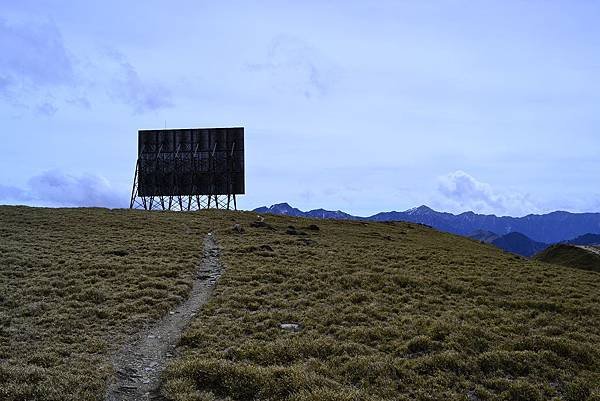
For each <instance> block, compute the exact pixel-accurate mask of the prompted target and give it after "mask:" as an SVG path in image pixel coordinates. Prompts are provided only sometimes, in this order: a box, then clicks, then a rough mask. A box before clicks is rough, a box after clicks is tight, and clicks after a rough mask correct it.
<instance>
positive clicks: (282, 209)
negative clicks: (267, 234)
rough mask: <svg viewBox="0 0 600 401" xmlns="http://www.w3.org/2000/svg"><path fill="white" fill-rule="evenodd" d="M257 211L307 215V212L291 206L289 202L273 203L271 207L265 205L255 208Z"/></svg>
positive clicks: (296, 215) (299, 215)
mask: <svg viewBox="0 0 600 401" xmlns="http://www.w3.org/2000/svg"><path fill="white" fill-rule="evenodd" d="M254 211H255V212H257V213H271V214H281V215H285V216H295V217H305V215H306V213H304V212H303V211H301V210H299V209H296V208H295V207H291V206H290V205H289V204H287V203H277V204H275V205H271V206H269V207H266V206H263V207H259V208H257V209H254Z"/></svg>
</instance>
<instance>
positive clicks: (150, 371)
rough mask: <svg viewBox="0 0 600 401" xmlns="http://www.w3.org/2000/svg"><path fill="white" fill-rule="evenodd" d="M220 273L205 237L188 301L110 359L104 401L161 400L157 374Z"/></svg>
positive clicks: (211, 238)
mask: <svg viewBox="0 0 600 401" xmlns="http://www.w3.org/2000/svg"><path fill="white" fill-rule="evenodd" d="M221 272H222V270H221V265H220V263H219V248H218V246H217V244H216V241H215V239H214V236H213V235H211V234H210V233H209V234H208V235H207V236H206V238H205V239H204V256H203V258H202V262H201V264H200V266H199V268H198V271H197V273H196V277H195V280H194V285H193V287H192V291H191V293H190V296H189V298H188V299H187V300H186V301H185V302H184V303H182V304H181V305H179V306H178V307H177V308H176V309H175V310H173V311H171V312H169V313H168V314H167V315H166V316H165V317H163V318H162V319H161V320H160V321H158V322H157V323H156V324H155V325H154V326H152V327H150V328H148V329H146V330H143V331H142V332H140V333H138V334H137V335H136V336H135V337H134V338H132V339H131V340H130V341H129V342H128V343H127V344H126V345H125V346H124V347H123V348H122V349H121V350H120V351H119V352H118V353H117V354H115V355H114V356H113V358H112V365H113V368H114V371H115V376H114V378H113V379H112V381H111V383H109V386H108V389H107V392H106V397H105V400H106V401H133V400H136V401H138V400H162V399H163V398H162V397H161V395H160V393H159V388H160V376H161V373H162V371H163V370H164V368H165V366H166V364H167V362H168V360H169V358H170V357H172V355H173V350H174V348H175V346H176V345H177V343H178V341H179V338H180V337H181V332H182V331H183V329H184V328H185V327H186V326H187V325H188V323H189V322H190V320H191V319H192V318H193V317H194V315H195V314H196V312H197V311H198V309H200V307H201V306H202V305H203V304H205V303H206V301H207V300H208V298H209V296H210V293H211V290H212V288H213V287H214V285H215V283H216V282H217V280H218V279H219V277H220V276H221Z"/></svg>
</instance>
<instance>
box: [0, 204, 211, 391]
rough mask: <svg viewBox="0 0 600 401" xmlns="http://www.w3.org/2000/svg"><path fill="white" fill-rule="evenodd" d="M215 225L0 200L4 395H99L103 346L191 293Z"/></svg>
mask: <svg viewBox="0 0 600 401" xmlns="http://www.w3.org/2000/svg"><path fill="white" fill-rule="evenodd" d="M219 215H220V214H219V213H215V212H211V213H210V216H211V219H212V220H211V221H213V222H218V221H219V219H220V217H218V216H219ZM211 224H212V223H210V222H209V221H208V220H207V219H205V218H200V217H198V216H196V217H195V218H193V219H190V215H183V214H177V213H144V212H138V211H126V210H120V211H110V210H106V209H35V208H26V207H0V400H3V401H9V400H28V401H31V400H53V401H54V400H56V401H69V400H73V401H75V400H77V401H81V400H102V399H103V396H104V390H105V381H106V378H107V377H108V375H109V374H110V373H111V372H110V364H109V362H108V354H109V353H110V352H111V351H112V350H114V348H115V346H116V345H118V344H119V343H121V342H122V341H123V339H124V336H125V335H126V334H128V333H132V332H134V331H136V330H137V329H139V328H140V327H141V326H142V325H143V324H144V323H150V322H151V321H152V320H153V319H156V318H159V317H160V316H161V315H163V314H165V313H166V312H167V311H169V310H170V308H172V307H173V306H174V305H176V304H178V303H179V302H181V301H182V299H184V298H185V297H186V296H187V294H188V292H189V290H190V288H191V282H192V272H193V271H194V270H195V267H196V264H197V263H198V261H199V259H200V256H201V252H202V241H203V238H204V236H205V234H206V233H207V232H208V231H209V230H210V229H211V227H210V226H211Z"/></svg>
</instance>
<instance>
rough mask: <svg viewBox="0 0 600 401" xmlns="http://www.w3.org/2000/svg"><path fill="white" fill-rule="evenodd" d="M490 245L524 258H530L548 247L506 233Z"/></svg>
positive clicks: (516, 234) (515, 234)
mask: <svg viewBox="0 0 600 401" xmlns="http://www.w3.org/2000/svg"><path fill="white" fill-rule="evenodd" d="M491 244H492V245H494V246H497V247H498V248H500V249H503V250H505V251H507V252H511V253H516V254H517V255H521V256H526V257H531V256H533V255H535V254H537V253H539V252H541V251H543V250H544V249H546V248H547V247H548V244H544V243H543V242H537V241H534V240H532V239H531V238H529V237H527V236H526V235H523V234H521V233H517V232H512V233H508V234H506V235H503V236H502V237H500V238H496V239H495V240H493V241H492V242H491Z"/></svg>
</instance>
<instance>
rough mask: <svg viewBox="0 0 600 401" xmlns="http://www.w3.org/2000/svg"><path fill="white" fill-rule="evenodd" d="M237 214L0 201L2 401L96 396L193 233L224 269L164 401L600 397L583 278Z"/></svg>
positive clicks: (160, 303) (455, 247)
mask: <svg viewBox="0 0 600 401" xmlns="http://www.w3.org/2000/svg"><path fill="white" fill-rule="evenodd" d="M253 218H254V215H253V214H250V213H227V212H215V211H211V212H205V213H197V214H183V213H179V214H178V213H146V212H135V211H133V212H131V211H109V210H103V209H62V210H60V209H59V210H56V209H55V210H50V209H32V208H22V207H1V208H0V399H2V400H56V401H58V400H67V401H71V400H73V401H74V400H101V399H102V396H103V394H104V383H105V380H106V377H107V375H108V374H109V373H110V371H109V366H108V364H107V360H108V354H109V353H110V352H111V350H113V349H114V348H115V347H116V346H117V345H118V344H119V343H120V342H121V341H122V340H123V338H124V336H126V335H127V334H128V333H131V332H133V331H135V330H137V329H138V328H139V327H140V326H142V325H143V324H144V323H148V322H151V321H152V320H153V319H155V318H157V317H159V316H160V315H161V314H162V313H165V312H166V311H168V310H169V309H170V308H171V307H172V306H173V305H174V304H176V303H178V302H179V301H180V300H181V299H182V297H184V296H185V294H186V293H187V291H188V289H189V288H190V282H191V272H192V271H193V269H194V266H195V265H196V263H197V262H198V259H199V256H200V251H201V243H202V238H203V236H204V234H205V233H206V232H208V231H214V232H216V234H217V238H218V240H219V241H220V245H221V246H222V248H223V257H222V259H223V261H224V263H225V264H226V269H227V270H226V273H225V274H224V275H223V277H222V278H221V280H220V282H219V284H218V285H217V289H216V293H215V296H214V297H213V299H212V300H211V301H210V302H209V304H208V305H207V306H206V307H205V308H204V309H203V310H202V312H201V314H199V315H198V316H197V319H196V320H195V321H194V322H193V324H192V326H191V327H190V328H189V330H187V332H186V333H185V335H184V337H183V339H182V344H181V347H180V357H179V358H178V359H177V360H176V361H175V362H174V363H173V364H172V365H171V366H170V368H169V369H168V371H167V372H166V374H165V383H166V385H165V387H164V389H163V390H164V392H165V393H166V394H167V395H168V396H169V397H170V398H172V399H174V400H176V401H184V400H186V401H188V400H210V399H214V398H215V397H217V398H219V399H226V398H229V399H231V400H236V401H242V400H253V399H261V400H291V401H308V400H313V401H324V400H375V401H377V400H454V399H458V400H546V399H554V400H586V399H587V400H599V399H600V389H599V387H598V383H600V373H599V372H600V345H599V344H600V302H599V301H600V280H598V278H599V275H598V274H599V273H596V272H588V271H581V270H575V269H568V268H562V267H558V266H552V265H547V264H542V263H539V262H529V261H526V260H524V259H522V258H519V257H515V256H512V255H508V254H505V253H502V252H500V251H498V250H497V249H495V248H494V247H492V246H488V245H481V244H479V243H477V242H475V241H471V240H468V239H464V238H460V237H456V236H452V235H449V234H443V233H440V232H436V231H434V230H430V229H427V228H425V227H421V226H417V225H411V224H404V223H397V224H382V223H361V222H333V221H311V220H303V219H293V218H286V217H276V216H268V217H267V222H268V223H270V224H272V225H273V226H274V228H276V230H269V229H267V228H252V227H250V222H251V221H252V220H253ZM232 219H236V220H238V221H239V222H240V223H241V224H242V226H243V227H244V228H245V230H246V231H245V233H244V234H242V235H240V234H235V233H234V232H233V231H232V230H231V226H232V224H233V222H232ZM313 223H314V224H317V225H319V227H320V230H319V231H311V230H308V229H307V226H308V225H309V224H313ZM290 224H292V225H294V226H295V227H296V228H297V230H300V231H304V232H305V233H306V235H291V234H287V233H286V231H288V230H287V226H288V225H290ZM289 322H294V323H299V324H301V325H302V326H303V329H302V331H300V332H298V333H292V332H288V331H285V330H282V329H281V328H280V327H279V324H280V323H289Z"/></svg>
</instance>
